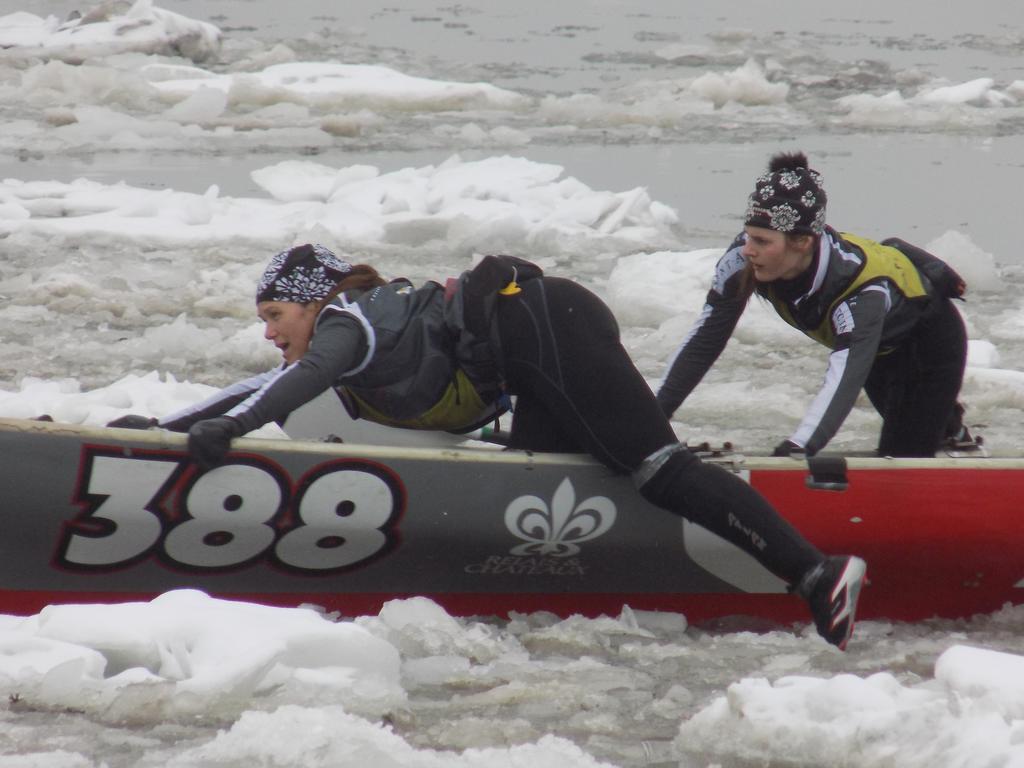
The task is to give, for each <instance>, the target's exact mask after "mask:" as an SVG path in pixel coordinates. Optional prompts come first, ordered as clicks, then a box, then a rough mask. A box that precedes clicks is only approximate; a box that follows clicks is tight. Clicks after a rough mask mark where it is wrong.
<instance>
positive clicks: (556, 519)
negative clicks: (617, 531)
mask: <svg viewBox="0 0 1024 768" xmlns="http://www.w3.org/2000/svg"><path fill="white" fill-rule="evenodd" d="M614 523H615V505H614V504H613V503H612V500H611V499H609V498H608V497H606V496H591V497H590V498H589V499H584V500H583V501H581V502H580V503H579V504H577V503H576V489H575V488H573V485H572V483H571V482H570V481H569V478H565V479H564V480H562V483H561V484H560V485H559V486H558V489H557V490H556V491H555V495H554V496H553V497H552V499H551V506H550V507H549V506H548V505H547V502H545V501H544V500H543V499H542V498H540V497H539V496H520V497H519V498H517V499H515V500H513V501H512V503H511V504H509V505H508V507H507V508H506V509H505V526H506V527H507V528H508V529H509V530H510V531H511V532H512V533H513V534H515V535H516V536H518V537H519V538H521V539H525V540H526V543H525V544H519V545H518V546H515V547H513V548H512V550H511V553H512V554H513V555H553V556H555V557H569V556H570V555H575V554H576V553H577V552H579V551H580V548H579V543H580V542H581V541H588V540H589V539H593V538H596V537H598V536H600V535H601V534H603V533H605V532H606V531H607V530H608V529H609V528H611V527H612V525H613V524H614Z"/></svg>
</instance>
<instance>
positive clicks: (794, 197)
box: [745, 152, 828, 235]
mask: <svg viewBox="0 0 1024 768" xmlns="http://www.w3.org/2000/svg"><path fill="white" fill-rule="evenodd" d="M823 184H824V180H823V179H822V177H821V174H820V173H818V172H817V171H815V170H813V169H812V168H809V167H808V165H807V156H806V155H804V153H803V152H793V153H781V154H778V155H775V156H774V157H773V158H772V159H771V163H770V164H769V165H768V172H767V173H764V174H762V175H761V176H759V177H758V179H757V181H756V182H755V183H754V191H753V193H751V195H750V197H749V198H748V200H747V216H746V221H745V223H746V224H748V225H749V226H752V227H764V228H765V229H774V230H775V231H776V232H785V233H787V234H811V235H820V234H821V233H822V232H823V231H824V230H825V204H826V203H827V202H828V196H827V195H826V194H825V187H824V186H823Z"/></svg>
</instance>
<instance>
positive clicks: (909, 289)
mask: <svg viewBox="0 0 1024 768" xmlns="http://www.w3.org/2000/svg"><path fill="white" fill-rule="evenodd" d="M839 236H840V237H841V238H842V239H843V240H845V241H847V242H849V243H853V244H854V245H856V246H857V247H858V248H860V249H861V250H862V251H863V252H864V263H863V264H862V265H861V267H860V271H859V272H857V273H856V274H855V275H853V279H852V280H850V281H849V283H847V285H846V287H845V288H842V289H841V290H840V292H839V294H838V295H837V296H836V297H835V298H834V299H833V300H832V303H831V304H830V305H829V308H828V311H827V312H825V313H823V315H822V317H821V322H820V324H819V325H818V326H817V327H816V328H804V327H802V326H801V325H800V324H799V323H798V322H797V321H796V319H795V318H794V317H793V315H792V314H791V313H790V311H789V307H788V305H787V304H786V302H785V301H783V300H782V299H780V298H779V297H778V296H776V295H775V291H773V290H771V288H770V286H769V288H768V290H767V291H765V292H764V293H763V295H764V296H765V298H767V299H768V300H769V301H770V302H771V303H772V306H774V307H775V311H776V312H778V313H779V316H780V317H781V318H782V319H783V320H785V321H786V322H787V323H789V324H790V325H792V326H793V327H794V328H796V329H797V330H799V331H802V332H803V333H805V334H806V335H808V336H810V337H811V338H812V339H814V340H815V341H817V342H819V343H821V344H824V345H825V346H826V347H828V348H829V349H832V348H833V347H834V346H835V334H833V332H832V313H833V312H835V309H836V307H838V306H839V305H840V304H841V303H842V302H843V301H845V300H846V299H847V298H849V297H850V296H852V295H853V294H854V293H856V292H857V291H858V290H860V288H861V287H862V286H864V285H866V284H868V283H873V282H879V281H881V280H883V279H888V280H890V281H891V282H892V283H893V284H894V285H895V286H896V288H897V289H898V290H899V291H900V292H901V293H902V294H903V295H904V296H906V297H907V298H908V299H916V298H923V297H926V296H927V295H928V291H927V289H926V288H925V287H924V283H922V282H921V275H920V274H919V273H918V271H917V269H916V268H915V267H914V265H913V264H912V263H911V261H910V259H908V258H907V257H906V256H905V255H904V254H903V252H902V251H899V250H897V249H896V248H893V247H892V246H888V245H882V244H881V243H876V242H875V241H874V240H867V239H865V238H863V237H857V236H856V235H851V234H848V233H846V232H840V233H839ZM829 258H833V256H832V254H831V253H830V254H829ZM835 266H836V265H835V262H833V263H830V264H829V271H832V269H833V268H834V267H835ZM836 279H841V278H836ZM825 280H826V283H827V282H828V280H829V278H828V277H826V278H825ZM822 288H823V289H825V288H826V286H822Z"/></svg>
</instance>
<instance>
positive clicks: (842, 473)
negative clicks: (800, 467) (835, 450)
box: [804, 456, 850, 491]
mask: <svg viewBox="0 0 1024 768" xmlns="http://www.w3.org/2000/svg"><path fill="white" fill-rule="evenodd" d="M807 469H808V470H809V474H808V475H807V477H805V478H804V483H805V484H806V485H807V487H808V488H810V489H811V490H814V491H845V490H846V489H847V488H849V487H850V481H849V479H848V478H847V477H846V459H845V458H844V457H842V456H811V457H809V458H808V459H807Z"/></svg>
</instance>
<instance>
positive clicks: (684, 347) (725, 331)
mask: <svg viewBox="0 0 1024 768" xmlns="http://www.w3.org/2000/svg"><path fill="white" fill-rule="evenodd" d="M745 263H746V261H745V259H743V257H742V256H741V255H740V253H739V248H732V249H730V250H729V251H727V252H726V254H725V255H724V256H723V257H722V258H721V259H720V260H719V262H718V266H717V267H716V269H715V281H714V284H713V285H712V287H711V290H710V291H708V295H707V299H706V300H705V303H704V308H703V310H702V311H701V313H700V316H699V317H698V318H697V320H696V321H695V322H694V324H693V326H691V328H690V332H689V333H688V334H687V336H686V338H685V339H684V340H683V343H682V344H681V345H680V346H679V349H678V350H677V351H676V353H675V355H674V356H673V358H672V360H671V362H670V363H669V366H668V371H667V373H666V374H665V379H664V381H663V382H662V384H661V387H660V388H659V389H658V394H657V399H658V405H660V406H661V409H662V411H663V412H664V413H665V415H666V416H669V417H671V416H672V414H673V413H675V412H676V409H677V408H679V406H680V405H682V403H683V401H684V400H685V399H686V398H687V397H688V396H689V394H690V392H692V391H693V389H694V387H696V386H697V385H698V384H699V383H700V381H701V379H703V378H704V375H705V374H706V373H707V372H708V370H710V368H711V366H712V365H714V363H715V361H716V360H717V359H718V357H719V355H721V354H722V350H723V349H725V345H726V344H727V343H728V341H729V338H730V337H731V336H732V332H733V331H734V330H735V328H736V323H738V322H739V319H740V315H742V314H743V310H744V309H745V308H746V305H747V299H748V297H747V296H745V295H743V292H742V290H741V282H742V273H743V266H744V264H745Z"/></svg>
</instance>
